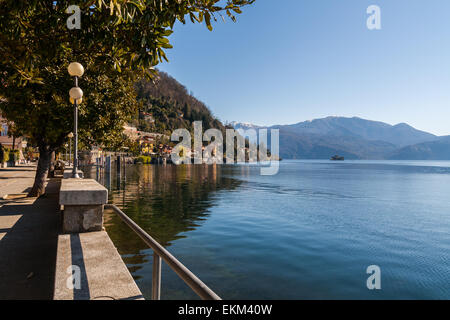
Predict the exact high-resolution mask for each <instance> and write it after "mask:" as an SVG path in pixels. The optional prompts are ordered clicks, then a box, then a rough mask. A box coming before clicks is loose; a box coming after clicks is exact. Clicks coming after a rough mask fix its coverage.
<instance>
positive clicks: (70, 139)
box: [67, 132, 73, 166]
mask: <svg viewBox="0 0 450 320" xmlns="http://www.w3.org/2000/svg"><path fill="white" fill-rule="evenodd" d="M67 136H68V137H69V166H70V164H71V163H72V138H73V132H71V133H69V134H68V135H67Z"/></svg>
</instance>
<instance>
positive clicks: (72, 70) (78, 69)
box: [67, 62, 84, 77]
mask: <svg viewBox="0 0 450 320" xmlns="http://www.w3.org/2000/svg"><path fill="white" fill-rule="evenodd" d="M67 71H69V74H70V75H71V76H72V77H81V76H83V74H84V68H83V66H82V65H81V64H80V63H78V62H72V63H71V64H69V67H68V68H67Z"/></svg>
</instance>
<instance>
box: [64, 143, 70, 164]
mask: <svg viewBox="0 0 450 320" xmlns="http://www.w3.org/2000/svg"><path fill="white" fill-rule="evenodd" d="M68 146H69V144H68V143H66V144H65V145H64V148H65V149H66V154H65V155H64V160H65V161H67V147H68Z"/></svg>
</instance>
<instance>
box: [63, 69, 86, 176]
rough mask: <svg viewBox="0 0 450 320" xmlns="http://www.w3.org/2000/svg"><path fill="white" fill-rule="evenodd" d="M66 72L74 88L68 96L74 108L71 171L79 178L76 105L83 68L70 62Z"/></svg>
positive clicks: (81, 96)
mask: <svg viewBox="0 0 450 320" xmlns="http://www.w3.org/2000/svg"><path fill="white" fill-rule="evenodd" d="M67 71H68V72H69V74H70V75H71V76H72V77H74V80H75V87H73V88H72V89H70V91H69V96H70V98H71V100H70V101H71V103H72V104H73V106H74V108H73V109H74V111H73V113H74V120H73V122H74V123H73V124H74V125H73V127H74V130H73V134H74V137H75V144H74V152H73V171H72V178H80V177H79V176H78V172H77V171H78V103H81V101H82V98H83V90H81V89H80V88H79V87H78V77H81V76H82V75H83V74H84V68H83V66H82V65H81V64H80V63H78V62H72V63H71V64H69V67H68V68H67Z"/></svg>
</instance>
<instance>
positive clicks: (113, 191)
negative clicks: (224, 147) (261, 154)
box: [84, 165, 242, 279]
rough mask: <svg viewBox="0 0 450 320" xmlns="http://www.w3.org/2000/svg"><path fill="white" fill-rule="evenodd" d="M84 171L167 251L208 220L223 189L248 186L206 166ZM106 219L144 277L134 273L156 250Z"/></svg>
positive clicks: (127, 258)
mask: <svg viewBox="0 0 450 320" xmlns="http://www.w3.org/2000/svg"><path fill="white" fill-rule="evenodd" d="M84 171H85V174H86V177H87V178H95V179H97V181H99V182H100V183H102V184H103V185H105V186H106V187H107V188H108V189H109V202H110V203H114V204H116V205H117V206H118V207H119V208H121V209H122V210H123V211H124V212H125V213H126V214H127V215H128V216H129V217H130V218H131V219H133V221H135V222H136V223H137V224H138V225H139V226H140V227H141V228H143V229H144V230H145V231H147V232H148V233H149V234H150V235H151V236H152V237H153V238H155V239H156V240H157V241H158V242H159V243H161V244H162V245H163V246H165V247H169V246H170V245H171V244H172V242H173V241H175V240H177V239H181V238H185V237H187V232H189V231H193V230H195V229H196V228H198V227H200V226H201V225H202V224H203V223H204V222H205V220H206V219H207V218H208V216H209V213H208V209H209V208H211V207H212V206H213V205H214V204H215V201H216V200H217V198H216V197H215V194H216V193H217V192H218V191H221V190H232V189H235V188H237V187H239V185H240V184H241V183H242V182H241V181H239V180H235V179H231V178H228V177H224V176H222V174H221V169H220V168H218V167H217V166H206V165H198V166H197V165H186V166H155V165H138V166H134V165H130V166H127V167H126V168H125V170H123V171H122V172H120V173H119V172H117V171H116V170H112V172H105V171H104V170H98V169H96V168H95V167H94V168H91V169H86V168H85V170H84ZM104 219H105V221H104V224H105V228H106V230H107V232H108V234H109V236H110V237H111V239H112V241H113V242H114V244H115V245H116V247H117V249H118V251H119V253H120V254H121V255H122V257H123V259H124V261H125V263H126V264H127V266H128V267H129V269H130V271H131V272H132V274H133V276H134V277H135V279H139V278H140V277H139V276H138V275H136V274H134V273H135V272H136V271H138V270H139V269H141V268H143V267H144V265H145V264H146V263H149V260H150V259H151V258H150V257H149V255H150V254H151V252H150V251H149V250H148V247H147V246H146V245H145V244H144V243H143V242H142V240H141V239H140V238H139V237H138V236H137V235H135V234H134V233H133V232H132V231H131V230H130V229H129V227H128V226H126V225H125V224H124V223H123V222H122V221H121V219H120V218H119V217H118V216H117V215H116V214H114V213H112V212H105V217H104ZM150 267H151V266H150V265H149V268H150Z"/></svg>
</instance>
